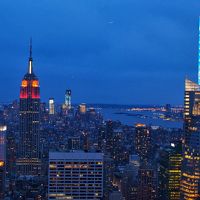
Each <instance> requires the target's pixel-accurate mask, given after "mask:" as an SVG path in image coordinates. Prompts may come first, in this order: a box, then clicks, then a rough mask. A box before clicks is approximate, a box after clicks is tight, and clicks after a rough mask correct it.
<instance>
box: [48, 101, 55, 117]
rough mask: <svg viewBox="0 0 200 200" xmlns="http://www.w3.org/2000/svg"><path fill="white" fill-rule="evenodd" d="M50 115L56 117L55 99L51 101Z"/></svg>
mask: <svg viewBox="0 0 200 200" xmlns="http://www.w3.org/2000/svg"><path fill="white" fill-rule="evenodd" d="M49 114H50V115H54V114H55V103H54V99H53V98H50V99H49Z"/></svg>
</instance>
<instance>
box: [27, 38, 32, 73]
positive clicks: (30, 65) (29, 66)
mask: <svg viewBox="0 0 200 200" xmlns="http://www.w3.org/2000/svg"><path fill="white" fill-rule="evenodd" d="M32 62H33V58H32V38H31V39H30V56H29V65H28V73H29V74H32V73H33V65H32V64H33V63H32Z"/></svg>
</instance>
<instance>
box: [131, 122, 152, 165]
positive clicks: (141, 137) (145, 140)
mask: <svg viewBox="0 0 200 200" xmlns="http://www.w3.org/2000/svg"><path fill="white" fill-rule="evenodd" d="M151 150H152V142H151V132H150V128H149V127H147V126H146V125H145V124H136V125H135V151H136V153H137V154H138V155H139V156H140V159H141V161H142V162H143V161H144V162H146V161H147V160H148V159H149V158H150V156H151Z"/></svg>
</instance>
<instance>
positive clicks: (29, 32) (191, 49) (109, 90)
mask: <svg viewBox="0 0 200 200" xmlns="http://www.w3.org/2000/svg"><path fill="white" fill-rule="evenodd" d="M199 15H200V1H199V0H192V1H188V0H17V1H14V0H1V1H0V69H1V78H0V85H1V86H0V94H1V95H0V102H9V101H12V100H14V99H18V98H19V86H20V83H21V80H22V78H23V76H24V74H25V73H26V71H27V66H28V56H29V38H30V37H32V39H33V62H34V72H35V74H36V75H37V76H38V78H39V79H40V86H41V97H42V100H43V101H47V99H48V98H49V97H54V98H55V101H57V102H63V101H64V93H65V90H66V89H67V88H70V89H72V95H73V97H72V101H73V102H76V103H79V102H85V103H114V104H165V103H171V104H182V103H183V92H184V78H185V77H186V76H188V77H190V78H191V79H193V80H194V81H196V80H197V61H198V16H199Z"/></svg>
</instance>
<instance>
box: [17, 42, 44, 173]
mask: <svg viewBox="0 0 200 200" xmlns="http://www.w3.org/2000/svg"><path fill="white" fill-rule="evenodd" d="M39 125H40V86H39V81H38V78H37V77H36V75H35V74H34V72H33V59H32V44H30V57H29V62H28V72H27V73H26V74H25V76H24V78H23V80H22V83H21V87H20V107H19V132H20V140H19V149H18V156H17V157H18V158H17V162H16V164H17V173H18V175H19V176H37V175H39V174H40V171H41V160H40V145H39V144H40V143H39Z"/></svg>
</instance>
